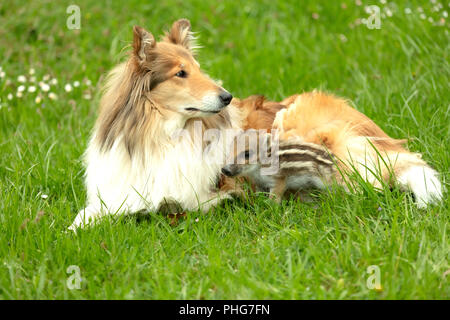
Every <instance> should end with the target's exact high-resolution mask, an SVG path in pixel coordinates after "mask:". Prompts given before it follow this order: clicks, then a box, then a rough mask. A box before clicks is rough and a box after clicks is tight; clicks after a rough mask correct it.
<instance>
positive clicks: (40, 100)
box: [34, 96, 42, 104]
mask: <svg viewBox="0 0 450 320" xmlns="http://www.w3.org/2000/svg"><path fill="white" fill-rule="evenodd" d="M34 102H35V103H36V104H39V103H41V102H42V98H41V97H40V96H37V97H36V98H35V99H34Z"/></svg>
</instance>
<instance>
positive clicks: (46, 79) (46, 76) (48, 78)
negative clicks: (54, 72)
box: [42, 74, 50, 81]
mask: <svg viewBox="0 0 450 320" xmlns="http://www.w3.org/2000/svg"><path fill="white" fill-rule="evenodd" d="M42 80H44V81H48V80H50V75H49V74H46V75H45V76H44V77H43V78H42Z"/></svg>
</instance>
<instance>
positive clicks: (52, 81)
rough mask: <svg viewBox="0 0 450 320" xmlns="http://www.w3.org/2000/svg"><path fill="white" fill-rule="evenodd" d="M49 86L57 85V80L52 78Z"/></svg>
mask: <svg viewBox="0 0 450 320" xmlns="http://www.w3.org/2000/svg"><path fill="white" fill-rule="evenodd" d="M50 84H52V85H57V84H58V79H56V78H53V79H52V80H51V81H50Z"/></svg>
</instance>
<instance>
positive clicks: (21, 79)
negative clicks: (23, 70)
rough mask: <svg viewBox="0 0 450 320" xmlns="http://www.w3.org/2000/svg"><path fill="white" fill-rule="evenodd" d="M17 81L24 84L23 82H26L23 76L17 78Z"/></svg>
mask: <svg viewBox="0 0 450 320" xmlns="http://www.w3.org/2000/svg"><path fill="white" fill-rule="evenodd" d="M17 81H19V82H21V83H24V82H27V78H26V77H25V76H22V75H21V76H18V77H17Z"/></svg>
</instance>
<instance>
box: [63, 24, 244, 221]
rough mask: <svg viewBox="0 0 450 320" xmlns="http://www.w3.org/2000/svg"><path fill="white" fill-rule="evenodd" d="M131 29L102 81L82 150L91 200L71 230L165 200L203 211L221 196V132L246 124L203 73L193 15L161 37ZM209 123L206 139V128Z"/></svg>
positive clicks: (223, 92)
mask: <svg viewBox="0 0 450 320" xmlns="http://www.w3.org/2000/svg"><path fill="white" fill-rule="evenodd" d="M133 32H134V39H133V45H132V52H131V54H130V57H129V59H128V60H127V61H126V62H125V63H122V64H119V65H118V66H116V67H115V68H114V69H113V70H112V71H111V73H110V74H109V76H108V78H107V81H106V85H105V87H104V93H103V96H102V99H101V102H100V112H99V116H98V119H97V122H96V124H95V128H94V130H93V134H92V137H91V140H90V142H89V145H88V148H87V151H86V153H85V163H86V187H87V207H86V208H85V209H83V210H81V211H80V212H79V214H78V215H77V217H76V218H75V221H74V222H73V224H72V225H71V227H70V229H76V228H77V227H80V226H84V225H86V224H88V223H89V222H90V221H93V220H96V219H98V218H99V217H101V216H104V215H112V214H126V213H133V212H138V211H141V210H157V209H158V208H159V207H160V205H161V204H163V203H164V202H165V201H174V202H176V203H178V204H179V205H180V206H181V207H182V208H183V209H184V210H197V209H201V210H203V211H205V210H208V209H209V208H210V207H211V206H212V205H214V204H216V203H217V201H219V199H221V195H223V194H221V193H220V192H218V191H217V190H215V185H216V183H217V180H218V176H219V174H220V170H221V168H222V166H223V164H224V162H225V157H226V150H225V149H226V146H227V145H228V143H225V136H226V135H225V134H222V133H223V131H224V130H225V129H228V128H239V127H240V126H241V124H240V119H241V116H240V115H239V111H238V109H237V108H236V107H235V106H229V107H227V105H228V104H230V102H231V100H232V96H231V94H230V93H228V92H227V91H226V90H225V89H223V88H222V87H220V86H219V85H218V84H216V82H215V81H213V80H211V79H210V78H209V77H208V76H207V75H205V74H204V73H202V71H201V69H200V65H199V63H198V62H197V61H196V60H195V58H194V52H193V50H194V49H195V48H196V45H195V42H194V40H195V39H194V38H193V35H192V32H191V30H190V23H189V21H188V20H185V19H181V20H178V21H176V22H175V23H174V24H173V25H172V28H171V30H170V32H168V33H166V34H165V36H164V37H163V39H162V41H160V42H156V41H155V38H154V36H153V35H152V34H151V33H150V32H148V31H146V30H144V29H143V28H141V27H138V26H136V27H134V30H133ZM225 107H227V108H225ZM212 128H213V129H217V134H216V135H215V136H214V137H210V139H207V140H208V141H205V139H203V137H202V136H201V133H202V132H205V130H207V129H212ZM196 129H199V130H200V137H199V136H197V137H195V136H194V135H195V134H197V135H198V130H196ZM181 133H182V134H181ZM199 141H200V143H199ZM224 196H225V197H226V195H224Z"/></svg>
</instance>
